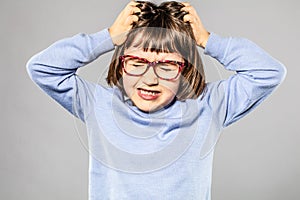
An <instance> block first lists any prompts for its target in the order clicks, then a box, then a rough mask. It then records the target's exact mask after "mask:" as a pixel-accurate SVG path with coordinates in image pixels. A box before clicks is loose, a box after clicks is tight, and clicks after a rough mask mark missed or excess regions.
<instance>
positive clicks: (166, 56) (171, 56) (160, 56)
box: [124, 47, 183, 61]
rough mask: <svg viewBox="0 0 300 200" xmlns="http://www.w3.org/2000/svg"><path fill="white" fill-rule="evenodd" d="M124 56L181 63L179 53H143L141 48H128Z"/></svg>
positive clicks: (181, 59)
mask: <svg viewBox="0 0 300 200" xmlns="http://www.w3.org/2000/svg"><path fill="white" fill-rule="evenodd" d="M124 55H133V56H138V57H140V58H146V59H147V60H149V61H155V60H176V61H183V58H182V56H181V55H180V54H179V53H175V52H174V53H173V52H172V53H167V52H158V53H157V52H156V51H150V50H149V51H145V50H144V49H141V48H136V47H130V48H128V49H126V50H125V51H124Z"/></svg>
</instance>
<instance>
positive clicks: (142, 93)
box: [137, 88, 161, 101]
mask: <svg viewBox="0 0 300 200" xmlns="http://www.w3.org/2000/svg"><path fill="white" fill-rule="evenodd" d="M137 93H138V95H139V97H141V98H142V99H144V100H148V101H150V100H155V99H157V98H158V97H159V96H160V95H161V93H160V92H159V91H156V90H146V89H142V88H138V90H137Z"/></svg>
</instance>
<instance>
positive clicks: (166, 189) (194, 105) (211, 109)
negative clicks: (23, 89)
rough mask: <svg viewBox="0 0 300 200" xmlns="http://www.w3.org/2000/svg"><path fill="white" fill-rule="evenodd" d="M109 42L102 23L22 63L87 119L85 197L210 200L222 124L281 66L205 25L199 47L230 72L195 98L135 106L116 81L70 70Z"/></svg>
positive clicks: (252, 100)
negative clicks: (150, 107) (149, 108)
mask: <svg viewBox="0 0 300 200" xmlns="http://www.w3.org/2000/svg"><path fill="white" fill-rule="evenodd" d="M113 49H114V45H113V42H112V40H111V38H110V35H109V32H108V30H107V29H104V30H102V31H99V32H97V33H94V34H77V35H75V36H73V37H70V38H65V39H62V40H59V41H57V42H55V43H54V44H52V45H51V46H49V47H48V48H46V49H45V50H43V51H41V52H40V53H38V54H36V55H34V56H33V57H32V58H31V59H30V60H29V61H28V63H27V71H28V73H29V75H30V77H31V79H32V80H33V81H34V82H35V83H36V84H37V85H38V86H39V87H40V88H41V89H42V90H43V91H45V92H46V93H47V94H48V95H50V97H51V98H53V99H54V100H56V101H57V102H58V103H59V104H61V105H62V106H63V107H64V108H66V109H67V110H68V111H69V112H70V113H71V114H73V115H75V116H76V117H78V118H79V119H80V120H82V121H83V122H84V123H85V124H86V127H87V134H88V142H89V200H100V199H101V200H108V199H109V200H140V199H143V200H148V199H149V200H150V199H151V200H154V199H155V200H182V199H185V200H209V199H211V179H212V164H213V153H214V148H215V144H216V142H217V140H218V138H219V136H220V133H221V131H222V130H223V129H224V128H225V127H227V126H229V125H230V124H232V123H234V122H236V121H237V120H239V119H241V118H242V117H244V116H245V115H247V114H248V113H249V112H251V111H252V110H254V109H255V108H256V107H257V106H258V105H259V104H260V103H261V102H262V101H263V100H265V99H266V97H268V96H269V95H270V94H271V93H272V92H273V91H274V90H275V89H276V88H277V86H278V85H279V84H280V83H281V82H282V81H283V79H284V77H285V75H286V68H285V67H284V66H283V65H282V64H281V63H280V62H278V61H277V60H275V59H274V58H272V57H271V56H270V55H268V53H266V52H265V51H264V50H263V49H261V48H260V47H258V46H257V45H256V44H254V43H253V42H251V41H249V40H247V39H245V38H237V37H221V36H219V35H217V34H215V33H211V34H210V37H209V39H208V42H207V45H206V48H205V50H204V53H205V54H206V55H209V56H211V57H212V58H214V59H216V60H217V61H219V62H220V63H221V64H222V65H223V66H224V67H225V69H227V70H230V71H235V73H234V74H233V75H232V76H230V77H229V78H228V79H226V80H218V81H215V82H209V83H207V85H206V88H205V92H203V94H201V95H200V96H199V97H198V98H197V99H187V100H184V101H178V100H177V101H175V102H172V104H171V105H170V106H167V107H165V108H162V109H160V110H158V111H155V112H153V113H145V112H143V111H141V110H139V109H138V108H137V107H135V106H134V104H133V103H132V102H131V100H130V99H128V98H125V97H124V95H123V94H122V92H121V91H120V90H119V89H118V88H117V87H105V86H101V85H99V84H97V83H92V82H89V81H87V80H85V79H84V78H82V77H80V76H79V75H77V74H76V71H77V69H78V68H80V67H83V66H86V65H87V64H88V63H90V62H92V61H94V60H95V59H97V58H98V57H99V56H101V55H103V54H105V53H106V52H108V51H111V50H113Z"/></svg>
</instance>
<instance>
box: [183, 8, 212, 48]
mask: <svg viewBox="0 0 300 200" xmlns="http://www.w3.org/2000/svg"><path fill="white" fill-rule="evenodd" d="M183 5H184V6H185V7H183V8H182V9H181V10H183V11H186V12H187V13H188V14H186V15H185V16H184V17H183V20H184V22H189V23H190V25H191V27H192V29H193V33H194V36H195V39H196V42H197V45H198V46H201V47H203V48H205V46H206V43H207V40H208V37H209V32H208V31H207V30H206V29H205V28H204V26H203V24H202V22H201V20H200V17H199V16H198V14H197V12H196V10H195V9H194V8H193V7H192V6H191V5H190V4H189V3H183Z"/></svg>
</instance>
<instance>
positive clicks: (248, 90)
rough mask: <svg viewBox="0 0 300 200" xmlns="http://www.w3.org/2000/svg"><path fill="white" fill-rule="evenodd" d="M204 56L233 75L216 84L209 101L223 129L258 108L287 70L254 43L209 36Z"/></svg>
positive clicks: (239, 39)
mask: <svg viewBox="0 0 300 200" xmlns="http://www.w3.org/2000/svg"><path fill="white" fill-rule="evenodd" d="M204 53H205V54H207V55H210V56H211V57H213V58H215V59H217V60H218V61H219V62H220V63H221V64H222V65H223V66H224V67H225V69H227V70H231V71H235V72H236V73H235V74H234V75H232V76H231V77H229V78H228V79H227V80H222V81H219V82H217V83H215V84H214V85H213V86H212V87H213V89H212V90H211V91H213V92H212V93H211V94H210V95H212V98H211V99H217V100H216V101H214V103H216V104H219V105H214V106H216V107H217V108H218V109H217V112H218V113H217V115H218V116H219V117H220V120H221V122H220V123H221V124H222V125H223V127H226V126H228V125H230V124H232V123H233V122H235V121H237V120H239V119H240V118H242V117H243V116H245V115H246V114H247V113H249V112H250V111H252V110H253V109H254V108H255V107H257V106H258V105H259V104H260V103H261V102H262V101H263V100H264V99H265V98H266V97H267V96H269V95H270V94H271V93H272V91H274V90H275V89H276V87H277V86H278V85H279V84H280V83H281V82H282V81H283V80H284V78H285V76H286V68H285V67H284V66H283V65H282V64H281V63H280V62H278V61H277V60H275V59H274V58H272V57H271V56H270V55H268V53H266V52H265V51H264V50H262V49H261V48H260V47H258V46H257V45H256V44H254V43H253V42H251V41H249V40H247V39H244V38H231V37H228V38H225V37H221V36H219V35H216V34H214V33H211V35H210V37H209V40H208V42H207V45H206V48H205V51H204ZM220 104H222V105H220Z"/></svg>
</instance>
